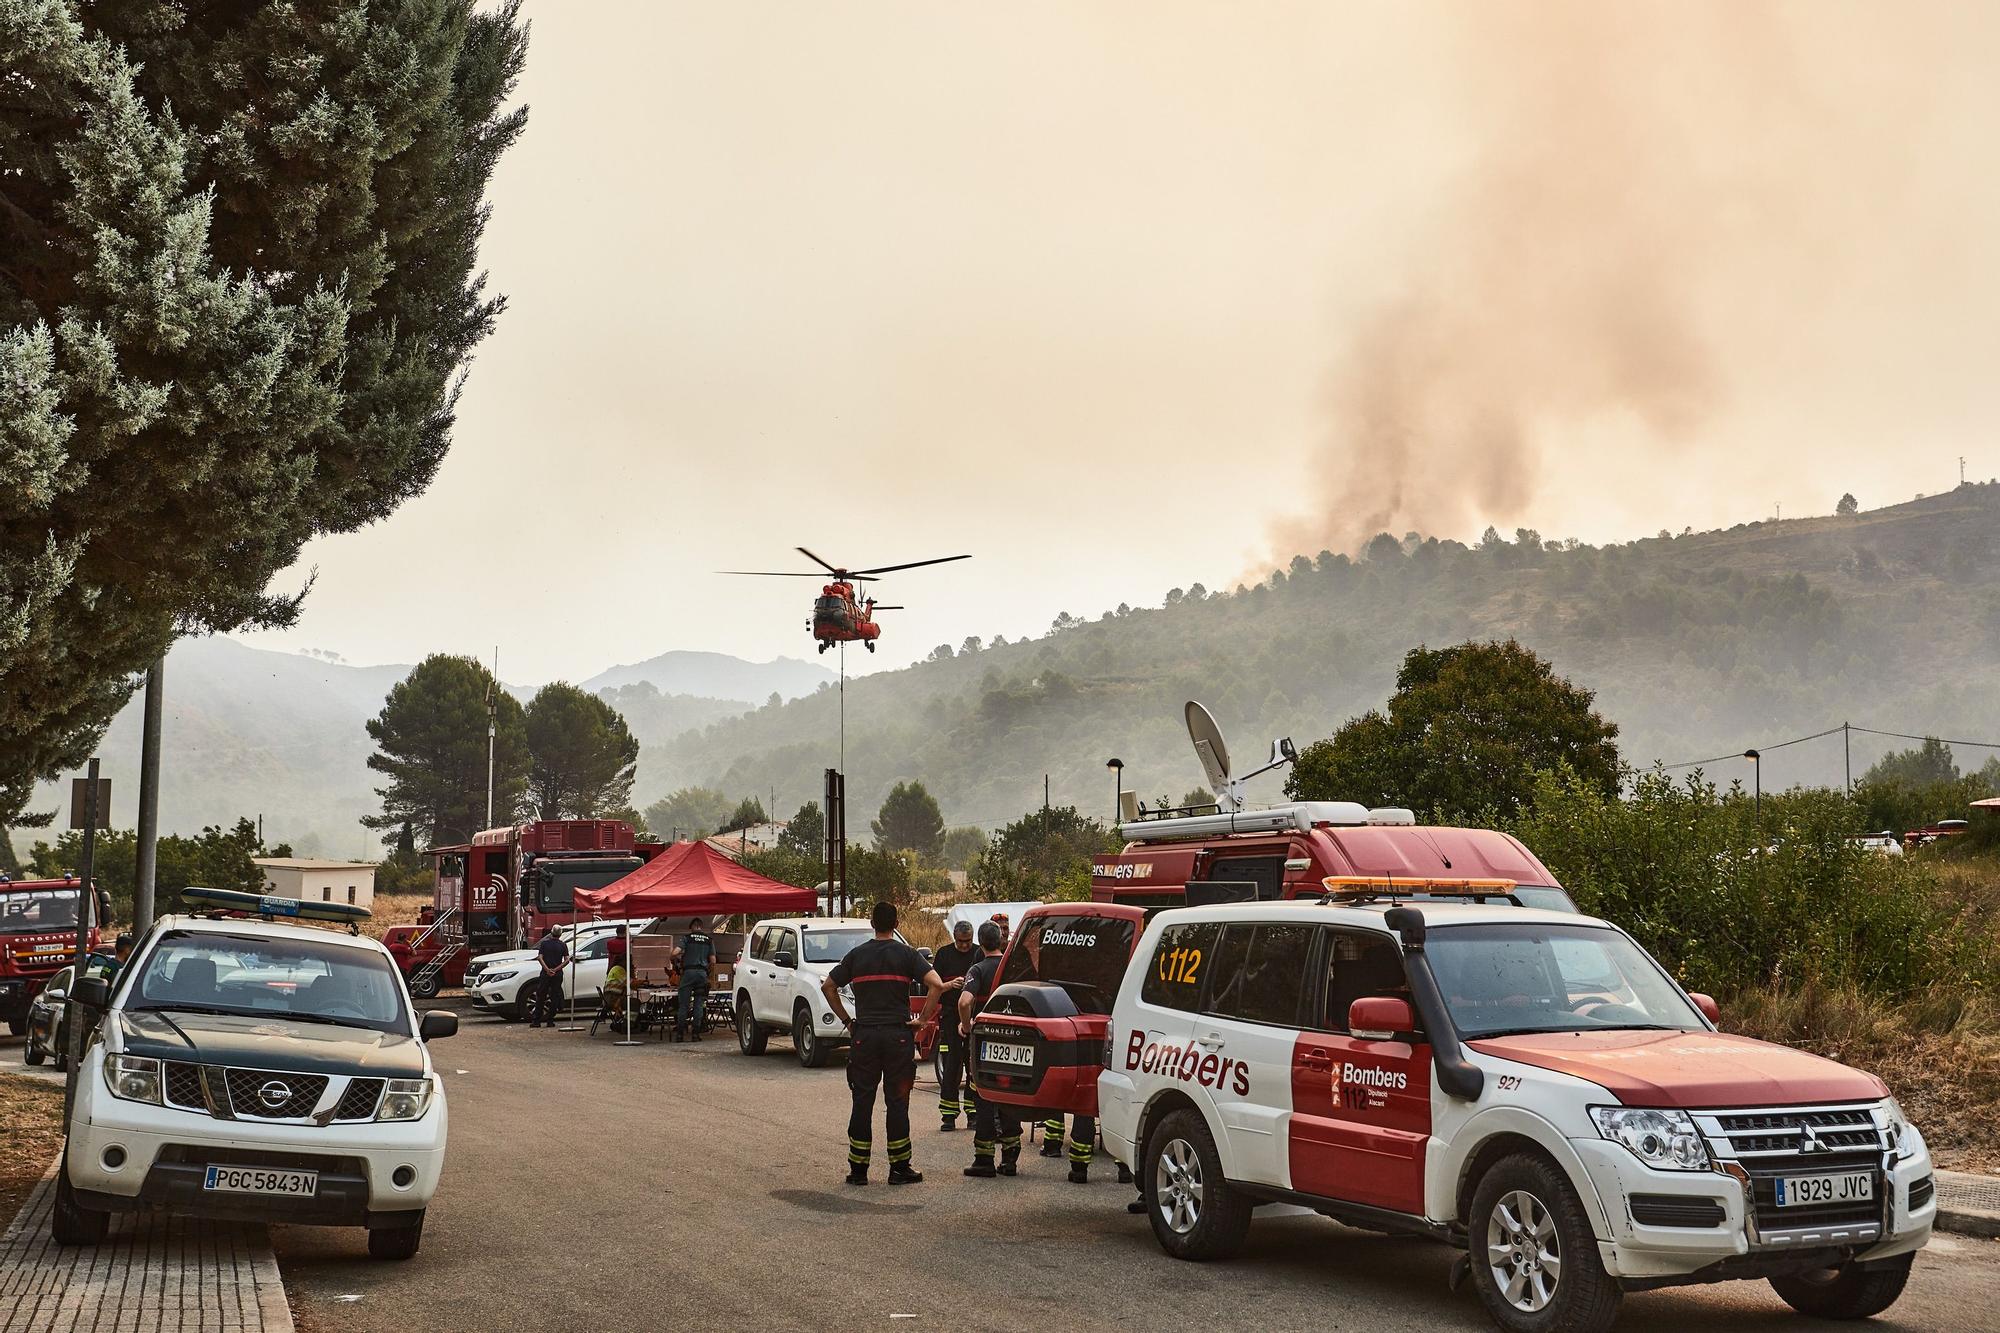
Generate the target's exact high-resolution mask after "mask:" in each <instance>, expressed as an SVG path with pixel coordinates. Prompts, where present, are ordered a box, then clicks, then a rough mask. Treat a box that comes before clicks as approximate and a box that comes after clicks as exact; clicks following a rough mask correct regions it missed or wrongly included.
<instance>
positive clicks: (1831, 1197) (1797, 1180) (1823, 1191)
mask: <svg viewBox="0 0 2000 1333" xmlns="http://www.w3.org/2000/svg"><path fill="white" fill-rule="evenodd" d="M1775 1183H1776V1185H1777V1187H1778V1207H1780V1208H1803V1207H1806V1206H1807V1205H1809V1204H1819V1203H1867V1202H1869V1201H1871V1200H1872V1199H1874V1197H1875V1177H1874V1176H1873V1175H1871V1174H1870V1173H1868V1172H1866V1171H1855V1172H1851V1173H1846V1174H1842V1175H1829V1176H1779V1177H1778V1179H1777V1181H1776V1182H1775Z"/></svg>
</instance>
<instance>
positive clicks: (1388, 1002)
mask: <svg viewBox="0 0 2000 1333" xmlns="http://www.w3.org/2000/svg"><path fill="white" fill-rule="evenodd" d="M1347 1030H1348V1032H1349V1033H1350V1034H1351V1035H1353V1036H1355V1037H1357V1038H1359V1039H1361V1040H1362V1041H1394V1040H1395V1039H1396V1036H1397V1035H1398V1034H1399V1033H1404V1032H1414V1031H1416V1030H1417V1016H1416V1014H1415V1013H1414V1012H1412V1011H1411V1009H1410V1002H1409V1001H1408V1000H1405V999H1403V998H1402V997H1401V996H1396V995H1364V996H1362V997H1361V998H1360V999H1358V1000H1356V1001H1355V1002H1354V1003H1353V1004H1350V1005H1348V1006H1347Z"/></svg>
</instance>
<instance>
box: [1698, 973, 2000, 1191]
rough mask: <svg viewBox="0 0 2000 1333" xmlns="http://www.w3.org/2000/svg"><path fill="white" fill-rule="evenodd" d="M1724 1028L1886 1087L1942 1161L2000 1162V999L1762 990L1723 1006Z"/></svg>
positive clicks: (1960, 1165)
mask: <svg viewBox="0 0 2000 1333" xmlns="http://www.w3.org/2000/svg"><path fill="white" fill-rule="evenodd" d="M1722 1019H1723V1023H1722V1025H1723V1028H1724V1030H1725V1031H1729V1032H1740V1033H1743V1034H1744V1035H1745V1036H1751V1037H1761V1038H1763V1039H1765V1040H1767V1041H1775V1042H1782V1043H1784V1044H1785V1045H1787V1046H1797V1047H1800V1048H1802V1049H1805V1050H1810V1051H1815V1052H1817V1053H1819V1054H1821V1055H1824V1056H1827V1057H1829V1058H1831V1059H1835V1060H1839V1061H1840V1062H1842V1063H1843V1064H1849V1065H1853V1066H1855V1067H1856V1068H1858V1069H1865V1070H1868V1071H1869V1072H1870V1073H1872V1074H1875V1075H1876V1076H1878V1077H1879V1078H1881V1079H1882V1081H1883V1082H1885V1083H1887V1084H1888V1085H1889V1090H1890V1091H1891V1092H1893V1093H1895V1094H1896V1100H1897V1101H1899V1102H1901V1103H1902V1105H1903V1109H1904V1110H1906V1111H1908V1112H1909V1113H1910V1118H1911V1119H1912V1120H1914V1121H1915V1122H1916V1124H1917V1126H1918V1127H1919V1128H1920V1129H1922V1130H1923V1132H1924V1138H1925V1139H1926V1140H1927V1141H1928V1142H1929V1144H1930V1147H1931V1151H1932V1153H1934V1154H1935V1155H1936V1156H1937V1158H1938V1160H1939V1164H1940V1165H1942V1166H1945V1167H1948V1168H1952V1169H1955V1170H1965V1171H1981V1170H1985V1171H1991V1170H2000V1021H1996V1020H2000V1004H1996V1003H1995V1002H1994V1001H1993V1000H1992V999H1991V998H1990V997H1988V996H1987V995H1985V994H1982V993H1979V992H1970V993H1961V994H1953V995H1946V994H1933V995H1928V996H1924V997H1922V998H1920V999H1916V1000H1911V1001H1908V1002H1906V1003H1902V1004H1891V1003H1888V1002H1886V1001H1882V1000H1876V999H1872V998H1870V997H1869V996H1867V995H1865V994H1863V993H1861V992H1860V991H1858V990H1854V989H1851V988H1831V987H1821V986H1815V985H1807V986H1804V987H1801V988H1800V989H1798V990H1794V991H1776V990H1758V991H1749V992H1746V993H1744V994H1741V995H1737V996H1734V997H1732V998H1731V999H1730V1000H1729V1001H1728V1002H1727V1003H1725V1004H1724V1006H1723V1014H1722Z"/></svg>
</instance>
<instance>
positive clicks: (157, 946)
mask: <svg viewBox="0 0 2000 1333" xmlns="http://www.w3.org/2000/svg"><path fill="white" fill-rule="evenodd" d="M203 892H205V893H207V894H208V896H209V897H210V898H211V899H215V898H220V897H222V896H223V895H222V894H220V893H219V892H217V891H212V890H209V891H203ZM228 896H229V897H231V898H243V899H245V900H247V901H248V902H250V903H253V904H254V903H258V902H260V901H261V902H262V903H263V904H265V905H266V910H268V911H271V912H274V913H275V912H283V913H285V914H286V915H289V916H293V917H306V918H310V917H312V915H313V913H314V908H313V906H312V905H311V904H304V905H301V904H298V903H296V902H289V903H288V902H287V900H284V899H261V900H260V899H259V898H258V896H257V895H254V894H231V895H228ZM252 910H254V909H252ZM350 910H352V909H350ZM114 984H115V989H113V987H112V985H108V984H107V983H106V982H105V981H104V979H103V978H101V977H86V978H85V979H83V980H82V981H79V982H77V983H76V985H75V987H74V988H73V993H72V998H74V999H76V1000H78V1001H80V1002H81V1003H83V1004H85V1005H86V1006H88V1007H90V1008H93V1009H96V1010H99V1011H101V1013H102V1021H101V1022H100V1023H98V1025H97V1028H96V1031H95V1032H94V1033H93V1034H92V1035H91V1037H90V1038H89V1045H88V1047H87V1048H86V1049H85V1052H84V1055H83V1059H82V1061H81V1063H80V1065H79V1067H78V1073H77V1076H76V1080H77V1081H76V1103H75V1107H74V1109H73V1110H72V1112H71V1114H70V1119H69V1124H68V1141H67V1143H66V1144H65V1146H64V1149H63V1157H62V1163H61V1166H60V1169H59V1170H58V1172H57V1175H56V1198H55V1208H54V1211H53V1213H52V1217H51V1224H50V1229H51V1231H52V1233H53V1235H54V1238H55V1240H56V1241H57V1243H59V1244H63V1245H89V1244H95V1243H96V1242H98V1241H100V1240H102V1239H103V1238H104V1235H105V1232H106V1228H107V1225H108V1222H109V1220H110V1215H111V1214H112V1213H114V1212H134V1211H140V1210H145V1209H160V1210H164V1211H167V1212H172V1213H182V1214H188V1215H192V1216H198V1217H217V1218H232V1219H244V1220H253V1221H254V1220H270V1221H284V1222H296V1223H305V1224H308V1225H322V1226H349V1227H366V1228H367V1230H368V1252H369V1253H370V1254H371V1255H373V1256H374V1257H376V1258H378V1259H407V1258H409V1257H410V1256H411V1255H413V1254H415V1253H416V1252H417V1247H418V1244H419V1242H420V1241H421V1239H422V1237H423V1226H424V1212H425V1209H426V1207H427V1206H428V1205H429V1203H430V1200H431V1196H432V1194H433V1192H434V1191H435V1190H436V1189H437V1183H438V1173H439V1171H440V1170H441V1169H442V1167H443V1165H444V1149H445V1133H446V1123H447V1113H446V1107H445V1094H444V1085H443V1083H442V1082H441V1081H440V1080H439V1078H438V1076H437V1074H436V1072H435V1071H434V1070H433V1069H432V1067H431V1058H430V1052H429V1050H428V1047H427V1043H428V1042H430V1041H434V1040H436V1039H437V1038H439V1037H448V1036H450V1035H451V1034H452V1033H454V1032H456V1031H457V1029H458V1019H457V1017H456V1016H455V1015H453V1014H449V1013H442V1012H439V1013H427V1014H424V1015H422V1016H419V1015H417V1014H416V1013H415V1012H413V1011H412V1009H411V1005H410V996H409V991H408V989H407V988H406V987H405V985H404V983H403V978H402V976H401V975H400V974H399V973H398V972H397V970H396V965H395V962H394V960H393V959H392V958H391V957H390V956H389V952H388V950H387V949H385V948H383V946H382V945H381V944H380V943H378V942H377V941H375V940H372V939H368V938H365V937H362V936H358V935H349V934H345V933H341V932H338V931H335V930H331V929H327V928H323V927H320V928H315V927H305V926H296V925H287V924H279V923H277V922H276V921H273V920H271V919H269V918H268V917H261V918H260V917H224V916H200V917H197V916H167V917H162V918H160V919H159V921H157V922H156V923H155V924H154V926H153V928H152V929H151V930H150V931H149V932H148V933H147V934H146V936H145V937H144V938H143V939H142V940H141V941H140V942H139V944H138V947H137V948H136V949H135V950H134V951H133V955H132V958H131V960H130V961H129V962H128V963H127V964H126V965H125V967H124V969H123V970H122V971H121V972H120V974H119V976H118V978H117V980H116V982H115V983H114Z"/></svg>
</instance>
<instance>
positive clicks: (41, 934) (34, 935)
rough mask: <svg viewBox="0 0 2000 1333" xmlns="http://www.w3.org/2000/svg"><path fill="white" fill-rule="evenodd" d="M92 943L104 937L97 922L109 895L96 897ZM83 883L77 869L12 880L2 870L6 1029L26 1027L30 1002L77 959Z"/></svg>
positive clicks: (0, 937) (0, 968)
mask: <svg viewBox="0 0 2000 1333" xmlns="http://www.w3.org/2000/svg"><path fill="white" fill-rule="evenodd" d="M97 899H98V900H97V914H96V920H95V921H93V922H92V924H91V930H90V936H89V947H90V948H93V949H95V948H97V947H98V945H99V944H101V943H102V942H103V936H102V933H101V932H100V931H99V930H98V929H97V922H101V921H103V920H104V919H105V918H106V917H107V916H108V915H109V913H110V903H109V901H108V900H107V898H106V895H105V894H104V893H102V892H101V891H100V892H99V894H98V896H97ZM82 907H83V884H82V882H81V881H80V880H78V879H77V877H76V876H75V875H73V874H65V875H64V876H63V877H62V878H61V879H18V880H17V879H9V878H8V877H7V876H6V875H5V874H0V1016H4V1017H5V1018H6V1020H7V1030H8V1031H9V1032H11V1033H13V1034H14V1035H15V1036H17V1037H18V1036H20V1035H21V1034H22V1033H24V1032H26V1031H27V1030H28V1002H29V1001H30V1000H32V999H34V998H35V995H36V994H37V993H38V992H39V991H40V990H41V989H42V987H43V986H45V985H46V984H48V980H49V978H50V977H52V976H54V975H55V974H56V973H57V972H59V971H61V970H62V969H63V968H65V967H67V966H69V964H70V963H71V962H72V961H74V960H75V958H76V922H77V914H78V912H80V911H81V910H82Z"/></svg>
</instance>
